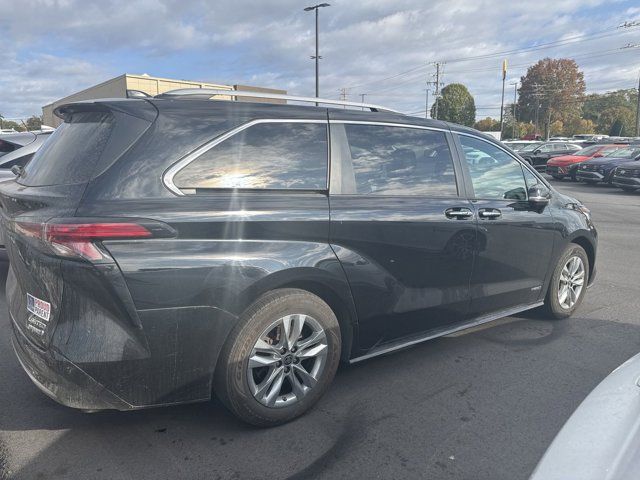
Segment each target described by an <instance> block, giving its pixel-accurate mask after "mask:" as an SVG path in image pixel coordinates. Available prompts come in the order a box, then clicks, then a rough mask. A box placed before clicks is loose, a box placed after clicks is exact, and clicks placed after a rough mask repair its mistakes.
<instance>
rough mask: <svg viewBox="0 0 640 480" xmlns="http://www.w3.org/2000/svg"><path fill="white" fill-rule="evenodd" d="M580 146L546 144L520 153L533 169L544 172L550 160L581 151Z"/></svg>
mask: <svg viewBox="0 0 640 480" xmlns="http://www.w3.org/2000/svg"><path fill="white" fill-rule="evenodd" d="M581 149H582V147H581V146H580V145H575V144H573V143H567V142H546V143H543V144H542V145H539V146H537V147H536V148H535V149H534V150H532V151H526V150H521V151H519V152H518V153H519V154H520V156H521V157H522V158H524V159H525V160H526V161H527V162H528V163H529V164H530V165H533V168H535V169H536V170H539V171H542V172H544V171H545V170H546V168H547V161H548V160H549V159H550V158H554V157H559V156H560V155H571V154H572V153H575V152H577V151H578V150H581Z"/></svg>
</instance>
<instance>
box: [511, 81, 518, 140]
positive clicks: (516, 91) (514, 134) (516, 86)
mask: <svg viewBox="0 0 640 480" xmlns="http://www.w3.org/2000/svg"><path fill="white" fill-rule="evenodd" d="M511 85H513V129H512V131H511V137H512V138H513V139H514V140H515V138H516V124H517V123H518V122H517V118H516V102H517V95H518V82H514V83H512V84H511Z"/></svg>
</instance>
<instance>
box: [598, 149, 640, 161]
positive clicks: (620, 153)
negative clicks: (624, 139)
mask: <svg viewBox="0 0 640 480" xmlns="http://www.w3.org/2000/svg"><path fill="white" fill-rule="evenodd" d="M604 155H605V157H616V158H635V157H637V156H638V155H640V148H632V147H626V148H619V149H617V150H612V151H610V152H607V153H605V154H604Z"/></svg>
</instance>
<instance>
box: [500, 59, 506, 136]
mask: <svg viewBox="0 0 640 480" xmlns="http://www.w3.org/2000/svg"><path fill="white" fill-rule="evenodd" d="M506 79H507V61H506V60H503V61H502V101H501V102H500V140H502V132H503V130H504V115H503V114H504V81H505V80H506Z"/></svg>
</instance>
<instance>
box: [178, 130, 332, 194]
mask: <svg viewBox="0 0 640 480" xmlns="http://www.w3.org/2000/svg"><path fill="white" fill-rule="evenodd" d="M327 151H328V150H327V125H326V124H325V123H259V124H257V125H253V126H251V127H249V128H247V129H245V130H242V131H240V132H238V133H237V134H236V135H234V136H232V137H230V138H228V139H226V140H224V141H223V142H221V143H219V144H218V145H216V146H214V147H213V148H211V149H209V150H207V151H206V152H204V153H203V154H202V155H200V156H199V157H198V158H196V159H195V160H194V161H193V162H191V163H189V164H188V165H187V166H186V167H185V168H183V169H182V170H180V171H179V172H178V173H177V174H176V175H175V176H174V177H173V183H174V184H175V185H176V186H177V187H178V188H187V189H216V188H225V189H227V188H257V189H305V190H324V189H326V188H327Z"/></svg>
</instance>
